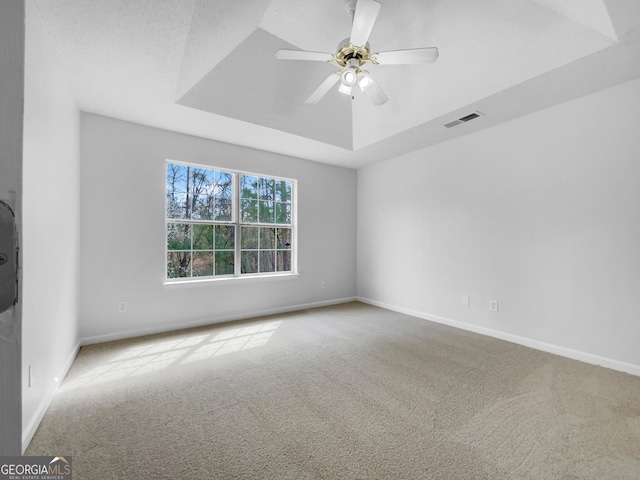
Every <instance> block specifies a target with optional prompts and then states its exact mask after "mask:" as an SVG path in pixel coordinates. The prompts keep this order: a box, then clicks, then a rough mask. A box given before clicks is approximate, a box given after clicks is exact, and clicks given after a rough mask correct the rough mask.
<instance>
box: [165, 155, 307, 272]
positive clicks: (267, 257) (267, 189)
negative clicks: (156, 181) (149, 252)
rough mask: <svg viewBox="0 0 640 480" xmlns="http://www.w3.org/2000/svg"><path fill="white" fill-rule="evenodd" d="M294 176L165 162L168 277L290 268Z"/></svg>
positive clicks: (278, 270) (285, 270) (277, 270)
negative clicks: (278, 176) (289, 177)
mask: <svg viewBox="0 0 640 480" xmlns="http://www.w3.org/2000/svg"><path fill="white" fill-rule="evenodd" d="M293 188H294V181H293V180H286V179H279V178H272V177H264V176H261V175H256V174H246V173H240V172H233V171H225V170H218V169H211V168H205V167H200V166H195V165H187V164H182V163H167V185H166V226H167V228H166V237H167V270H166V271H167V278H168V279H176V278H192V277H218V276H241V275H260V274H278V273H290V272H292V271H293V268H294V266H293V257H294V256H293V253H294V245H293V232H294V225H293V208H294V205H293Z"/></svg>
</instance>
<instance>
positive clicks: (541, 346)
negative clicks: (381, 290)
mask: <svg viewBox="0 0 640 480" xmlns="http://www.w3.org/2000/svg"><path fill="white" fill-rule="evenodd" d="M357 301H359V302H362V303H366V304H369V305H373V306H376V307H380V308H384V309H386V310H392V311H394V312H398V313H404V314H406V315H411V316H412V317H418V318H422V319H424V320H429V321H432V322H436V323H441V324H444V325H448V326H450V327H455V328H459V329H461V330H467V331H470V332H474V333H479V334H481V335H487V336H489V337H494V338H498V339H500V340H506V341H507V342H511V343H516V344H518V345H523V346H525V347H530V348H534V349H536V350H542V351H543V352H548V353H553V354H555V355H560V356H561V357H566V358H571V359H572V360H578V361H580V362H584V363H589V364H591V365H599V366H601V367H605V368H610V369H612V370H617V371H619V372H625V373H629V374H631V375H636V376H640V365H634V364H632V363H626V362H621V361H619V360H614V359H612V358H606V357H601V356H598V355H594V354H591V353H586V352H581V351H579V350H573V349H571V348H566V347H562V346H560V345H554V344H551V343H546V342H541V341H539V340H533V339H531V338H526V337H521V336H519V335H514V334H511V333H506V332H501V331H500V330H493V329H491V328H486V327H480V326H477V325H473V324H471V323H465V322H460V321H458V320H451V319H450V318H446V317H441V316H438V315H432V314H428V313H423V312H418V311H416V310H412V309H409V308H404V307H398V306H397V305H391V304H388V303H384V302H379V301H377V300H371V299H369V298H362V297H357Z"/></svg>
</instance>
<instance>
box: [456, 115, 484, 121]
mask: <svg viewBox="0 0 640 480" xmlns="http://www.w3.org/2000/svg"><path fill="white" fill-rule="evenodd" d="M479 116H480V115H478V114H477V113H470V114H469V115H467V116H466V117H462V118H461V119H460V121H461V122H468V121H469V120H473V119H474V118H478V117H479Z"/></svg>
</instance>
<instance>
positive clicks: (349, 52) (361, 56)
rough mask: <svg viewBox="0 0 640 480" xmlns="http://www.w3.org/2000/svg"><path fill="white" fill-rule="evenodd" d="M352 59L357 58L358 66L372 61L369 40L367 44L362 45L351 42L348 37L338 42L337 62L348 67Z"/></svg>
mask: <svg viewBox="0 0 640 480" xmlns="http://www.w3.org/2000/svg"><path fill="white" fill-rule="evenodd" d="M351 59H356V60H357V61H358V66H361V65H364V64H365V63H366V62H369V61H371V54H370V53H369V43H368V42H367V44H366V45H365V46H363V47H361V46H357V45H352V44H351V43H349V39H348V38H347V39H345V40H343V41H342V42H340V43H339V44H338V53H336V54H335V61H336V63H337V64H338V65H340V66H341V67H346V66H347V64H348V63H349V60H351Z"/></svg>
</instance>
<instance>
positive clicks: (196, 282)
mask: <svg viewBox="0 0 640 480" xmlns="http://www.w3.org/2000/svg"><path fill="white" fill-rule="evenodd" d="M298 277H300V274H299V273H281V274H277V275H243V276H241V277H221V278H197V279H179V280H165V281H164V282H163V283H162V286H163V287H166V288H175V287H197V286H207V285H212V284H216V283H227V284H230V283H236V282H237V283H245V282H251V283H253V282H273V281H278V280H296V279H298Z"/></svg>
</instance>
